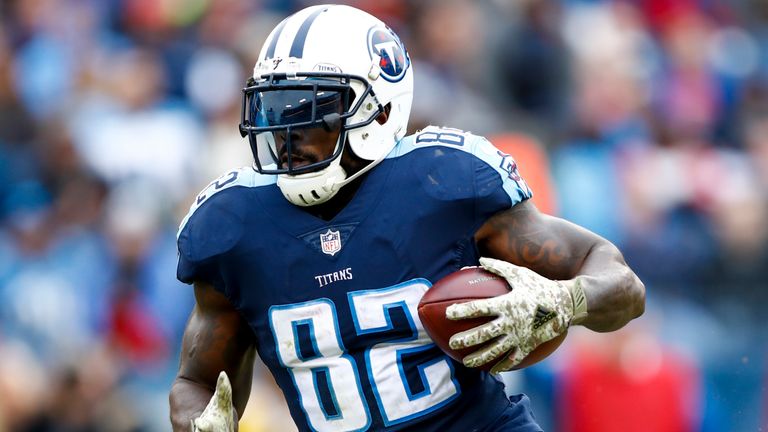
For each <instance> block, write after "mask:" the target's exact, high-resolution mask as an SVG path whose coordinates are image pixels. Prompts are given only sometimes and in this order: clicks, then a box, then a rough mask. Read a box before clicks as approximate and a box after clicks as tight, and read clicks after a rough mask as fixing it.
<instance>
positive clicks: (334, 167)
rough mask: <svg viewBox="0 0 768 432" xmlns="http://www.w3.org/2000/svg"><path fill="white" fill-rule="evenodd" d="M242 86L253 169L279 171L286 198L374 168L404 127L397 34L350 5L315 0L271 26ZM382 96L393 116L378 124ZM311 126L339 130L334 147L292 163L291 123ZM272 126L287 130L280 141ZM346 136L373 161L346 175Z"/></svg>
mask: <svg viewBox="0 0 768 432" xmlns="http://www.w3.org/2000/svg"><path fill="white" fill-rule="evenodd" d="M243 93H244V94H243V106H242V115H241V121H240V133H241V134H242V135H243V136H244V137H245V136H247V137H248V139H249V141H250V145H251V150H252V151H253V155H254V158H255V167H256V169H257V170H258V171H259V172H261V173H265V174H277V175H278V179H277V185H278V186H279V187H280V190H281V191H282V192H283V195H285V197H286V198H287V199H288V200H289V201H290V202H291V203H293V204H296V205H299V206H311V205H316V204H321V203H323V202H325V201H328V200H329V199H331V198H332V197H333V196H334V195H335V194H336V193H337V192H338V190H339V189H340V188H341V187H342V186H344V185H346V184H348V183H349V182H350V181H352V180H354V179H355V178H357V177H358V176H359V175H361V174H363V173H364V172H366V171H368V170H370V169H371V168H373V167H374V166H375V165H376V164H378V163H379V162H381V161H382V160H383V159H384V157H385V156H386V155H387V154H388V153H389V152H390V151H391V150H392V148H393V147H394V146H395V144H396V143H397V141H398V140H400V139H401V138H403V137H404V136H405V133H406V128H407V124H408V117H409V115H410V111H411V102H412V100H413V70H412V67H411V60H410V58H409V57H408V53H407V51H406V50H405V47H404V46H403V44H402V42H401V41H400V39H399V38H398V37H397V35H396V34H395V33H394V32H393V31H392V30H391V29H390V28H389V27H387V26H386V24H384V23H383V22H381V21H380V20H379V19H377V18H375V17H373V16H371V15H370V14H368V13H366V12H363V11H361V10H359V9H355V8H353V7H350V6H342V5H321V6H312V7H308V8H306V9H303V10H301V11H299V12H296V13H295V14H293V15H291V16H289V17H288V18H286V19H285V20H283V21H282V22H281V23H280V24H278V25H277V27H275V29H274V30H272V33H270V35H269V37H267V40H266V42H265V43H264V46H263V47H262V49H261V53H260V54H259V59H258V61H257V62H256V66H255V67H254V69H253V77H252V78H251V79H249V80H248V83H247V86H246V88H245V89H243ZM387 105H390V107H389V118H388V120H387V121H386V122H385V123H384V124H379V123H378V122H377V121H376V118H377V117H378V116H379V114H380V113H382V112H383V111H384V109H385V107H386V106H387ZM307 128H325V129H326V130H329V131H330V130H336V129H340V131H341V132H340V134H339V139H338V142H337V143H336V148H335V149H334V152H333V154H332V155H331V156H330V157H328V158H327V159H325V160H322V161H317V162H314V163H311V164H309V165H306V166H300V167H294V166H293V163H292V160H291V156H290V155H291V154H292V153H293V152H292V148H291V146H292V144H291V131H292V130H297V129H307ZM278 133H279V134H281V136H282V137H284V139H285V143H284V145H283V146H281V147H280V148H277V144H276V140H275V134H278ZM347 143H348V145H349V146H350V148H351V150H352V151H353V152H354V154H355V155H357V156H358V157H360V158H361V159H365V160H369V161H372V162H371V163H370V164H368V165H367V166H366V167H365V168H363V169H362V170H361V171H359V172H358V173H356V174H355V175H353V176H351V177H349V178H348V177H347V174H346V173H345V172H344V169H343V168H342V167H341V165H340V163H341V154H342V152H343V151H344V148H345V146H346V145H347ZM281 150H282V151H281ZM286 153H287V155H288V159H287V162H286V161H285V159H284V160H283V163H282V164H281V160H280V156H281V154H282V155H285V154H286Z"/></svg>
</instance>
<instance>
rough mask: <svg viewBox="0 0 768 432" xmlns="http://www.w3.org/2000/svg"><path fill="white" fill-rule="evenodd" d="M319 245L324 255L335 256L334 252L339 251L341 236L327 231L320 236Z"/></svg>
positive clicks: (336, 232) (335, 232)
mask: <svg viewBox="0 0 768 432" xmlns="http://www.w3.org/2000/svg"><path fill="white" fill-rule="evenodd" d="M320 245H321V246H322V249H323V253H324V254H328V255H330V256H333V255H336V252H338V251H340V250H341V236H340V235H339V232H338V231H331V230H330V229H329V230H328V232H327V233H325V234H320Z"/></svg>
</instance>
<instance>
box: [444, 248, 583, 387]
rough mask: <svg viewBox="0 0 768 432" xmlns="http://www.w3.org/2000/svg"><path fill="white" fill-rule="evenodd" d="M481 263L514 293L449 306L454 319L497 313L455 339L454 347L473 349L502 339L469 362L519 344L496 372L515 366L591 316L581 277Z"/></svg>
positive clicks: (473, 364) (478, 362)
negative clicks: (551, 275)
mask: <svg viewBox="0 0 768 432" xmlns="http://www.w3.org/2000/svg"><path fill="white" fill-rule="evenodd" d="M480 265H481V266H482V267H483V268H484V269H486V270H488V271H490V272H493V273H495V274H497V275H499V276H502V277H503V278H505V279H506V280H507V282H508V283H509V285H510V287H511V288H512V291H510V292H509V293H508V294H504V295H500V296H498V297H492V298H488V299H480V300H474V301H471V302H466V303H459V304H454V305H451V306H449V307H448V308H447V309H446V311H445V315H446V317H447V318H448V319H452V320H458V319H465V318H476V317H487V316H496V317H497V318H496V319H494V320H493V321H490V322H488V323H486V324H483V325H481V326H478V327H475V328H473V329H470V330H467V331H463V332H460V333H456V334H455V335H453V336H452V337H451V339H450V341H449V345H450V347H451V348H452V349H460V348H466V347H471V346H475V345H478V344H482V343H484V342H486V341H489V340H491V339H494V338H498V339H496V340H495V341H493V342H492V343H491V344H489V345H488V346H486V347H483V348H482V349H479V350H477V351H475V352H473V353H472V354H469V355H467V356H466V357H464V359H463V363H464V365H465V366H467V367H478V366H482V365H484V364H486V363H489V362H491V361H493V360H494V359H496V358H497V357H499V356H500V355H502V354H504V353H507V352H509V351H510V350H511V349H512V348H516V349H515V350H514V351H513V352H512V353H510V355H509V356H507V357H505V358H503V359H502V360H501V361H499V362H498V363H496V364H495V365H494V366H493V368H491V373H494V374H496V373H499V372H504V371H507V370H510V369H511V368H513V367H515V366H517V365H518V364H519V363H520V362H521V361H523V359H525V357H526V356H528V354H530V353H531V352H532V351H533V350H534V349H535V348H536V347H537V346H539V345H541V344H542V343H544V342H546V341H548V340H550V339H554V338H555V337H557V336H559V335H561V334H563V333H565V331H566V330H567V329H568V326H570V325H571V324H577V323H579V322H581V321H583V320H584V318H586V315H587V303H586V297H585V296H584V290H583V288H582V286H581V282H580V281H579V280H578V279H572V280H568V281H555V280H551V279H547V278H545V277H544V276H541V275H539V274H538V273H536V272H534V271H533V270H530V269H528V268H525V267H520V266H516V265H514V264H512V263H508V262H506V261H500V260H497V259H493V258H480Z"/></svg>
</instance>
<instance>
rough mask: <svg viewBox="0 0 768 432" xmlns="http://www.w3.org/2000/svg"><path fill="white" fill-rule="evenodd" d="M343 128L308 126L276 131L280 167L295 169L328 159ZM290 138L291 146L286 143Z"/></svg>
mask: <svg viewBox="0 0 768 432" xmlns="http://www.w3.org/2000/svg"><path fill="white" fill-rule="evenodd" d="M340 130H341V128H340V127H338V126H337V127H335V128H328V130H326V129H324V128H306V129H291V131H290V132H288V131H287V130H282V131H278V132H275V143H276V145H277V154H278V157H279V158H280V168H287V167H288V165H289V163H290V165H291V167H292V168H293V169H296V168H301V167H303V166H307V165H309V164H313V163H316V162H320V161H322V160H326V159H328V158H329V157H330V156H331V155H332V154H333V151H334V149H335V148H336V143H337V141H338V139H339V132H340ZM288 140H290V146H288V145H286V144H287V142H288Z"/></svg>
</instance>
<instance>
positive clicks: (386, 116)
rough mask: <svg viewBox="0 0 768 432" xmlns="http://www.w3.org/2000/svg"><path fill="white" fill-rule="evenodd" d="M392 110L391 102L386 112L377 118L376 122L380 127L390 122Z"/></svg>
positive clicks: (386, 107) (385, 109)
mask: <svg viewBox="0 0 768 432" xmlns="http://www.w3.org/2000/svg"><path fill="white" fill-rule="evenodd" d="M391 110H392V103H391V102H390V103H388V104H387V105H386V106H385V107H384V111H383V112H382V113H380V114H379V115H378V117H376V122H377V123H378V124H380V125H383V124H384V123H386V122H387V120H389V113H390V111H391Z"/></svg>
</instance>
